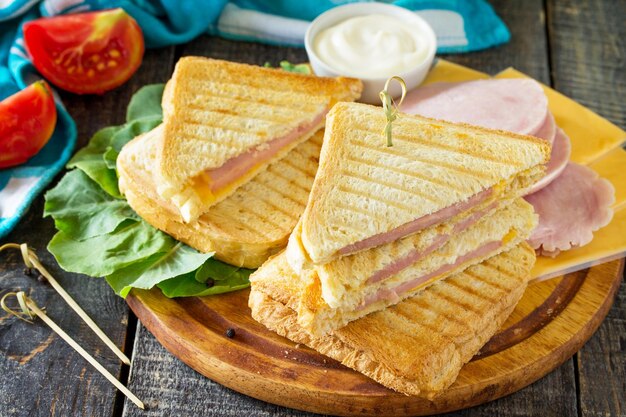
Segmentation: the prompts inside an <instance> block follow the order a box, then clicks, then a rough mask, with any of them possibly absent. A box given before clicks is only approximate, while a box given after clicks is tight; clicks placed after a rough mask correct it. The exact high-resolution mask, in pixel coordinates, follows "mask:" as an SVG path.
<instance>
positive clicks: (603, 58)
mask: <svg viewBox="0 0 626 417" xmlns="http://www.w3.org/2000/svg"><path fill="white" fill-rule="evenodd" d="M547 8H548V14H547V17H548V20H547V22H548V28H549V43H550V51H551V63H552V68H553V81H554V86H555V87H556V88H557V89H558V90H559V91H561V92H563V93H564V94H566V95H568V96H570V97H572V98H573V99H574V100H577V101H579V102H580V103H582V104H584V105H585V106H587V107H589V108H590V109H592V110H594V111H596V112H597V113H599V114H601V115H602V116H604V117H606V118H607V119H609V120H611V121H612V122H614V123H616V124H617V125H618V126H620V127H622V128H624V127H626V116H625V112H624V97H626V65H624V52H625V51H626V49H625V48H624V39H626V27H624V17H625V16H626V2H624V1H599V0H595V1H585V2H579V1H576V0H567V1H552V0H551V1H548V3H547ZM624 335H626V287H625V286H624V285H622V286H621V288H620V291H619V292H618V295H617V298H616V301H615V304H614V305H613V308H612V309H611V311H610V312H609V314H608V316H607V318H606V319H605V321H604V322H603V323H602V326H601V327H600V329H599V330H598V332H597V333H596V334H595V335H594V336H593V337H592V338H591V339H590V340H589V342H587V344H586V345H585V346H584V347H583V348H582V349H581V350H580V352H579V353H578V354H577V355H576V367H577V371H578V379H579V391H580V394H579V399H578V400H579V409H580V415H581V416H609V415H610V416H626V348H625V343H624Z"/></svg>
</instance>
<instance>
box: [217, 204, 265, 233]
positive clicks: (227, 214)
mask: <svg viewBox="0 0 626 417" xmlns="http://www.w3.org/2000/svg"><path fill="white" fill-rule="evenodd" d="M246 214H249V215H251V217H256V218H257V219H260V221H261V222H264V219H263V218H262V217H261V216H259V215H258V214H257V213H255V212H252V211H246ZM221 216H222V217H223V218H225V219H226V220H229V221H230V222H232V223H233V224H236V227H235V228H243V229H245V230H247V231H248V232H251V234H252V235H256V236H258V237H262V238H265V239H271V238H272V235H271V233H272V232H274V230H273V229H272V228H270V229H269V230H268V231H261V230H260V228H259V227H258V225H256V227H251V226H248V224H247V223H246V222H242V221H240V219H237V218H236V217H233V215H232V212H231V211H224V212H222V214H221Z"/></svg>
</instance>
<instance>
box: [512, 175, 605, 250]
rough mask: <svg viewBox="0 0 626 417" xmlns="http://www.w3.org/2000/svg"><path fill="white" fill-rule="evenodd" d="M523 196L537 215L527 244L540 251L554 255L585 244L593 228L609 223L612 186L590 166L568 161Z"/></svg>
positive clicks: (591, 236)
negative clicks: (549, 179) (554, 175)
mask: <svg viewBox="0 0 626 417" xmlns="http://www.w3.org/2000/svg"><path fill="white" fill-rule="evenodd" d="M524 198H525V199H526V201H528V202H529V203H530V204H532V205H533V207H534V208H535V212H537V214H538V215H539V225H538V226H537V227H536V228H535V230H534V231H533V233H532V235H531V237H530V239H529V243H530V245H531V246H532V247H533V248H534V249H536V250H537V252H538V253H539V254H541V255H544V256H553V257H554V256H556V255H558V254H559V253H560V252H561V251H563V250H568V249H571V248H574V247H579V246H584V245H586V244H587V243H589V242H591V239H593V232H595V231H596V230H598V229H600V228H601V227H604V226H606V225H607V224H609V222H610V221H611V219H612V218H613V209H612V208H611V205H612V204H613V203H614V202H615V189H614V188H613V184H611V183H610V182H609V181H607V180H605V179H603V178H600V177H599V176H598V174H597V173H596V172H594V171H592V170H591V169H589V168H587V167H585V166H582V165H578V164H575V163H568V164H567V166H566V167H565V169H564V170H563V172H562V173H561V175H559V176H558V177H557V178H556V179H555V180H554V181H553V182H552V183H550V185H548V186H547V187H545V188H543V189H542V190H540V191H539V192H536V193H534V194H531V195H528V196H526V197H524Z"/></svg>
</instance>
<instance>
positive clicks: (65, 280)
mask: <svg viewBox="0 0 626 417" xmlns="http://www.w3.org/2000/svg"><path fill="white" fill-rule="evenodd" d="M173 59H174V48H167V49H163V50H159V51H149V52H148V53H147V54H146V57H145V59H144V62H143V65H142V67H141V69H140V70H139V72H138V73H137V74H136V75H135V76H134V77H133V78H132V79H131V80H130V81H129V82H128V83H127V84H126V85H125V86H124V87H122V88H119V89H117V90H114V91H112V92H109V93H107V94H105V95H103V96H87V97H80V96H75V95H71V94H62V97H63V101H64V102H65V103H66V105H67V108H68V110H69V112H70V113H71V114H72V116H73V117H74V118H75V120H76V123H77V126H78V132H79V136H78V138H79V143H78V146H77V148H80V147H82V146H84V145H85V144H86V142H87V140H88V139H89V138H90V137H91V135H92V134H93V133H94V132H95V131H96V130H98V129H100V128H102V127H105V126H108V125H111V124H117V123H122V122H123V121H124V117H125V109H126V103H128V101H129V99H130V97H131V95H132V93H133V92H134V91H135V90H137V89H138V88H139V87H141V86H143V85H145V84H147V83H151V82H163V81H165V80H166V79H167V78H168V77H169V75H170V72H171V69H172V65H173ZM59 178H60V176H59ZM59 178H57V179H56V180H55V182H56V181H58V179H59ZM42 213H43V197H39V198H38V199H37V200H36V202H35V204H34V205H33V206H32V207H31V208H30V210H29V212H28V214H27V215H26V217H25V218H24V219H23V220H22V221H21V222H20V224H19V226H18V227H17V228H16V229H15V230H14V231H13V232H12V233H11V234H10V235H9V236H8V237H7V238H6V239H3V240H2V242H1V243H5V242H27V243H28V244H29V245H31V246H32V248H33V249H35V250H36V252H37V254H38V255H39V256H40V258H41V260H42V262H43V264H44V265H45V266H46V268H48V269H49V270H50V272H51V273H52V274H53V276H55V277H56V278H57V279H58V281H59V282H60V283H61V285H62V286H63V287H64V288H65V289H66V290H67V291H68V292H69V293H70V294H71V295H72V296H73V297H74V299H75V300H76V301H77V302H78V303H79V304H80V305H81V306H82V307H83V308H84V309H85V311H86V312H87V313H88V314H89V315H90V316H91V317H92V318H93V319H94V321H95V322H96V323H97V324H98V325H99V326H100V327H101V328H102V330H104V332H105V333H106V334H107V335H109V336H110V337H111V339H112V340H113V341H114V342H115V343H116V344H117V345H118V346H124V344H125V341H126V336H127V325H128V319H129V312H128V307H127V306H126V304H125V303H124V301H123V300H122V299H121V298H119V297H117V296H116V295H115V294H114V293H113V292H112V291H111V289H110V288H109V286H108V285H107V284H106V282H105V281H104V280H102V279H90V278H88V277H85V276H82V275H79V274H70V273H66V272H64V271H62V270H61V269H60V268H59V267H58V266H57V265H56V262H55V261H54V258H53V257H52V256H51V255H50V254H49V253H48V252H47V251H46V245H47V244H48V241H49V240H50V238H51V237H52V236H53V234H54V233H55V230H54V226H53V222H52V220H51V219H42V218H41V216H42ZM94 250H97V248H94ZM23 270H24V266H23V264H22V263H21V256H20V255H19V253H18V252H17V251H13V252H9V253H6V254H5V253H2V254H1V255H0V289H1V290H19V289H23V290H26V291H27V292H28V293H30V295H31V297H32V298H33V299H34V300H35V301H36V302H37V303H38V304H39V305H40V306H46V307H47V312H48V314H49V316H50V317H51V318H52V319H53V320H54V321H55V322H57V323H58V324H59V325H60V326H61V328H63V329H64V330H66V331H67V332H68V333H69V334H70V335H71V336H72V337H74V338H75V339H76V340H77V341H78V342H79V343H80V344H81V345H82V346H83V347H84V348H85V349H86V350H87V351H88V352H90V353H93V354H94V356H95V357H96V359H98V361H100V362H101V363H102V364H103V365H104V366H105V367H106V368H107V369H108V370H109V371H111V372H112V373H113V374H114V375H117V376H120V375H122V376H123V375H124V372H123V368H122V366H121V365H120V363H119V362H118V360H117V358H116V357H115V356H114V354H113V353H112V352H110V351H109V350H108V348H107V347H106V346H105V345H104V344H103V343H102V342H101V341H100V340H99V339H98V338H97V337H96V336H95V335H94V334H93V333H92V332H91V330H89V328H88V327H87V326H86V325H84V324H83V322H82V321H81V320H80V318H79V317H78V316H77V315H76V314H75V313H74V312H73V311H71V310H70V309H69V307H67V305H66V304H65V302H64V301H63V300H62V299H61V298H60V297H59V296H58V295H56V293H55V292H54V290H53V289H52V287H50V286H49V285H44V284H41V283H39V282H37V280H36V279H33V278H26V277H25V276H24V274H23ZM0 352H2V353H3V355H2V356H1V357H0V416H2V417H9V416H11V417H17V416H59V417H67V416H94V417H109V416H112V415H114V412H116V403H117V407H118V408H121V405H122V398H121V397H120V396H119V393H117V391H116V390H115V389H114V388H113V386H112V385H111V384H110V383H109V382H108V381H107V380H106V379H105V378H104V377H102V376H101V375H100V374H99V373H98V372H97V371H95V369H93V368H92V367H91V365H89V364H88V363H87V362H86V361H85V360H84V359H82V357H80V356H79V355H78V354H77V353H75V352H74V350H73V349H72V348H70V347H69V346H68V345H67V344H66V343H65V342H64V341H63V340H61V339H60V338H59V337H57V336H56V335H54V334H53V333H52V331H51V330H50V329H49V328H48V327H46V326H45V325H44V324H43V323H42V322H41V321H36V322H35V324H34V325H29V324H27V323H24V322H22V321H19V320H17V319H15V318H3V319H1V321H0Z"/></svg>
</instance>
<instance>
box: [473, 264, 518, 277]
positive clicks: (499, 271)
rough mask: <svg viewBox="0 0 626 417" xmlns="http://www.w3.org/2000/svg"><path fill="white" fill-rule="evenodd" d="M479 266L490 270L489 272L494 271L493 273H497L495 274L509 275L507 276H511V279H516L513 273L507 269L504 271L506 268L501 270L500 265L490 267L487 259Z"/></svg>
mask: <svg viewBox="0 0 626 417" xmlns="http://www.w3.org/2000/svg"><path fill="white" fill-rule="evenodd" d="M481 265H482V267H484V268H487V269H490V270H492V271H495V272H497V273H503V274H507V275H509V276H511V277H516V279H517V278H518V277H517V274H516V273H515V271H510V270H508V269H506V268H503V267H502V265H498V266H497V267H496V266H494V265H492V264H491V263H490V262H489V259H487V260H486V261H485V262H483V263H482V264H481Z"/></svg>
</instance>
